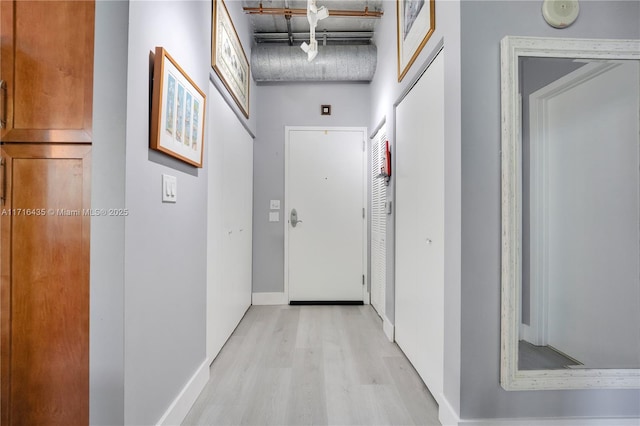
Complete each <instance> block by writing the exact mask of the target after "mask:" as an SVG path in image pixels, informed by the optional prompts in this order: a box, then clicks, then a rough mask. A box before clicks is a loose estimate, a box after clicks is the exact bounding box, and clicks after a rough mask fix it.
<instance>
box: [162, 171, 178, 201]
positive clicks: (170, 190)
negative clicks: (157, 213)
mask: <svg viewBox="0 0 640 426" xmlns="http://www.w3.org/2000/svg"><path fill="white" fill-rule="evenodd" d="M177 201H178V179H177V178H176V177H175V176H171V175H165V174H163V175H162V202H163V203H175V202H177Z"/></svg>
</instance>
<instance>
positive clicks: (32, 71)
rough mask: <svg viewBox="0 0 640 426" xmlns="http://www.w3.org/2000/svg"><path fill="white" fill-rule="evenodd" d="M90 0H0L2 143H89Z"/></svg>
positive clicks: (92, 17)
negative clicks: (3, 122)
mask: <svg viewBox="0 0 640 426" xmlns="http://www.w3.org/2000/svg"><path fill="white" fill-rule="evenodd" d="M94 9H95V4H94V2H93V1H40V0H37V1H10V0H9V1H0V36H1V40H2V41H1V45H0V79H1V80H3V81H4V84H3V86H2V87H3V89H2V90H0V97H1V99H0V118H1V119H2V120H3V121H6V123H5V124H4V128H2V129H1V131H0V140H1V141H2V142H29V143H32V142H36V143H41V142H49V143H51V142H62V143H71V142H82V143H89V142H91V134H92V131H91V118H92V117H91V116H92V102H93V42H94V22H95V17H94V15H95V10H94Z"/></svg>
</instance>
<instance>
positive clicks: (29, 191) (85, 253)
mask: <svg viewBox="0 0 640 426" xmlns="http://www.w3.org/2000/svg"><path fill="white" fill-rule="evenodd" d="M2 157H3V158H4V159H5V167H6V170H5V171H4V172H5V173H4V178H5V182H3V183H4V185H3V187H4V188H6V190H5V191H6V194H5V203H4V205H3V206H2V216H1V217H0V218H1V219H0V222H1V236H2V238H1V241H2V242H1V259H0V268H1V269H0V272H1V277H2V279H1V289H2V291H1V293H0V295H1V296H0V297H1V300H0V303H1V305H0V323H1V325H2V327H1V329H2V336H1V342H0V343H1V347H2V363H1V367H2V370H1V373H2V374H1V376H2V380H1V383H2V389H1V396H2V398H1V399H2V410H1V411H2V424H3V425H18V424H24V425H35V424H74V425H75V424H88V421H89V225H90V222H89V221H90V217H91V216H90V215H89V214H87V209H89V206H90V146H88V145H39V144H14V145H5V146H3V147H2Z"/></svg>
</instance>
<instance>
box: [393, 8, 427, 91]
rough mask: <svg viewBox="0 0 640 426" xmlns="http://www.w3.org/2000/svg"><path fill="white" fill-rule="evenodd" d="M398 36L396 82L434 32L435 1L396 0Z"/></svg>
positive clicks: (402, 76) (400, 79)
mask: <svg viewBox="0 0 640 426" xmlns="http://www.w3.org/2000/svg"><path fill="white" fill-rule="evenodd" d="M396 18H397V24H398V26H397V35H398V82H400V81H402V79H403V78H404V76H405V75H406V74H407V72H408V71H409V69H410V68H411V65H413V63H414V62H415V60H416V58H417V57H418V55H419V54H420V52H421V51H422V48H423V47H424V46H425V45H426V44H427V41H428V40H429V38H430V37H431V35H432V34H433V32H434V31H435V30H436V2H435V0H398V1H397V2H396Z"/></svg>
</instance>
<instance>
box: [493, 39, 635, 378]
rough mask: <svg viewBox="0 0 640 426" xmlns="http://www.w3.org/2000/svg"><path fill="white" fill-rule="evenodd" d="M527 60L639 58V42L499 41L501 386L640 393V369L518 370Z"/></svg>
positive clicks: (583, 40) (577, 40)
mask: <svg viewBox="0 0 640 426" xmlns="http://www.w3.org/2000/svg"><path fill="white" fill-rule="evenodd" d="M522 56H525V57H553V58H588V59H636V60H640V40H601V39H599V40H594V39H568V38H537V37H536V38H534V37H511V36H508V37H505V38H504V39H503V40H502V42H501V93H502V94H501V102H502V277H501V281H502V283H501V284H502V315H501V343H500V350H501V365H500V367H501V368H500V384H501V385H502V387H503V388H504V389H505V390H541V389H602V388H610V389H636V388H640V369H562V370H519V369H518V329H519V322H520V320H519V319H520V306H519V303H520V302H519V301H520V291H521V283H522V269H521V268H522V264H521V262H522V241H521V235H522V229H521V226H522V220H521V217H522V193H521V188H522V164H521V163H522V161H521V159H522V157H521V146H522V139H521V134H520V132H521V130H520V126H521V119H520V114H521V112H520V111H521V109H520V100H519V95H518V87H519V81H518V59H519V58H520V57H522Z"/></svg>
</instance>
